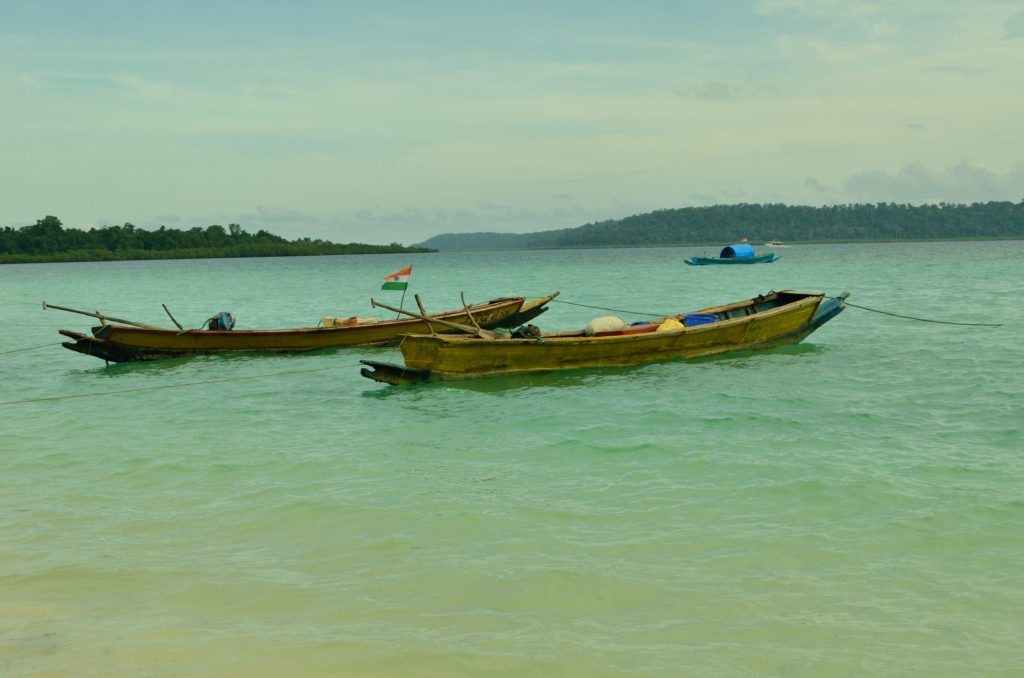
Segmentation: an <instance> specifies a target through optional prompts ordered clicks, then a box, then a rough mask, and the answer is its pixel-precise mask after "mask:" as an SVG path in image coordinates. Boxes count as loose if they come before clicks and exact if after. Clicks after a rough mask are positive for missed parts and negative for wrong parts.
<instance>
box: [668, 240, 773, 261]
mask: <svg viewBox="0 0 1024 678" xmlns="http://www.w3.org/2000/svg"><path fill="white" fill-rule="evenodd" d="M778 258H779V256H778V255H777V254H774V253H771V252H770V253H768V254H760V255H759V254H757V253H755V252H754V247H753V245H750V244H748V243H745V242H741V243H737V244H735V245H728V246H726V247H723V248H722V251H721V252H720V253H719V255H718V257H717V258H716V257H690V258H689V259H687V260H686V263H688V264H690V265H691V266H707V265H709V264H770V263H771V262H773V261H775V260H776V259H778Z"/></svg>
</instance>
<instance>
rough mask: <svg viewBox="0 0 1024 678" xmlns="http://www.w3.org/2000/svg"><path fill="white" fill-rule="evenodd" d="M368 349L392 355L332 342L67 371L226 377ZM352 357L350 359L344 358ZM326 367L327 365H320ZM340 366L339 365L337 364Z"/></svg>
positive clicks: (296, 366)
mask: <svg viewBox="0 0 1024 678" xmlns="http://www.w3.org/2000/svg"><path fill="white" fill-rule="evenodd" d="M367 353H370V354H373V355H375V356H380V357H390V356H393V355H394V348H391V347H388V346H335V347H330V348H321V349H316V350H313V351H295V352H271V353H265V352H259V351H247V352H234V353H216V354H208V355H195V356H177V357H173V358H165V359H163V360H146V361H141V362H123V363H115V362H110V363H107V364H106V365H100V364H96V365H95V366H93V367H89V368H84V367H79V368H76V369H74V370H70V371H69V373H70V374H76V375H90V376H98V377H101V378H123V377H125V376H126V375H137V376H140V377H141V376H145V377H157V376H164V375H171V374H175V373H180V372H182V371H191V372H193V373H196V374H204V375H205V374H208V373H210V372H217V373H218V374H217V376H221V377H228V376H230V375H231V374H232V372H234V371H235V370H236V369H238V368H245V367H248V366H249V365H257V364H258V365H259V367H261V368H264V369H265V370H266V371H268V372H276V371H289V370H303V369H314V368H313V366H312V365H311V364H310V362H309V359H316V358H332V357H336V358H337V359H338V360H343V361H344V362H345V365H346V366H348V367H352V366H354V365H356V364H357V363H356V360H357V358H359V357H361V356H364V355H366V354H367ZM347 358H351V360H345V359H347ZM323 367H324V368H325V369H326V368H329V367H331V366H330V365H326V366H323ZM338 369H341V366H338Z"/></svg>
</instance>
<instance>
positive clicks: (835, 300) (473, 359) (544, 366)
mask: <svg viewBox="0 0 1024 678" xmlns="http://www.w3.org/2000/svg"><path fill="white" fill-rule="evenodd" d="M845 298H846V295H845V293H844V294H843V295H840V296H839V297H829V298H826V297H825V296H824V295H823V294H819V293H798V292H779V293H770V294H769V295H764V296H761V297H756V298H754V299H751V300H748V301H746V302H738V303H736V304H730V305H727V306H721V307H714V308H711V309H705V310H704V311H702V312H701V313H713V314H715V315H716V316H717V317H718V318H719V319H718V320H717V321H716V322H713V323H708V324H702V325H696V326H691V327H683V328H681V329H678V330H670V331H665V332H654V331H651V332H646V333H624V334H619V335H611V336H592V337H587V336H579V335H573V336H557V335H556V336H544V337H542V338H541V339H540V340H537V339H498V340H487V339H479V338H474V337H461V336H451V337H449V336H430V335H412V336H408V337H406V338H405V340H404V341H403V342H402V344H401V347H400V348H401V351H402V356H403V358H404V362H405V365H404V366H397V365H389V364H387V363H376V362H373V361H363V362H364V364H366V365H367V366H368V367H369V368H370V369H366V368H364V369H363V370H362V374H363V376H366V377H368V378H371V379H375V380H377V381H383V382H386V383H391V384H404V383H411V382H417V381H420V382H422V381H439V380H449V379H470V378H477V377H486V376H496V375H513V374H525V373H531V372H549V371H554V370H564V369H577V368H590V367H617V366H626V365H636V364H640V363H646V362H654V361H663V360H672V359H680V358H682V359H687V358H698V357H702V356H709V355H716V354H719V353H726V352H729V351H740V350H755V349H763V348H772V347H775V346H780V345H784V344H791V343H797V342H799V341H801V340H803V339H804V338H805V337H806V336H807V335H809V334H810V333H811V332H813V331H814V330H816V329H817V328H818V327H820V326H821V325H823V324H824V323H825V322H827V321H828V320H830V319H831V318H833V317H835V316H836V315H838V314H839V313H840V312H841V311H842V310H843V308H844V300H845ZM684 317H685V316H678V317H677V318H679V319H683V318H684Z"/></svg>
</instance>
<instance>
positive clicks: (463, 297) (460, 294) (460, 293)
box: [459, 292, 483, 330]
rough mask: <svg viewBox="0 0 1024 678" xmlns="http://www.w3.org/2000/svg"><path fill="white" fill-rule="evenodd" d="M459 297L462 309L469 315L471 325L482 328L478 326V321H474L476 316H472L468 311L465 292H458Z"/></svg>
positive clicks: (478, 328)
mask: <svg viewBox="0 0 1024 678" xmlns="http://www.w3.org/2000/svg"><path fill="white" fill-rule="evenodd" d="M459 298H461V299H462V310H464V311H465V312H466V315H467V316H469V321H470V322H471V323H473V326H474V327H476V329H477V330H482V329H483V328H482V327H480V323H478V322H477V321H476V318H474V317H473V314H472V313H471V312H470V311H469V306H466V293H465V292H459Z"/></svg>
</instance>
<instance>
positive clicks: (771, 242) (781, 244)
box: [764, 240, 791, 247]
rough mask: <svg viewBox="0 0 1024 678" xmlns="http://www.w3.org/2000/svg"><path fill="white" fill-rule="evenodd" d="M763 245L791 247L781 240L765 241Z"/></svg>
mask: <svg viewBox="0 0 1024 678" xmlns="http://www.w3.org/2000/svg"><path fill="white" fill-rule="evenodd" d="M764 246H765V247H791V245H786V244H785V243H783V242H782V241H781V240H769V241H768V242H766V243H765V244H764Z"/></svg>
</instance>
